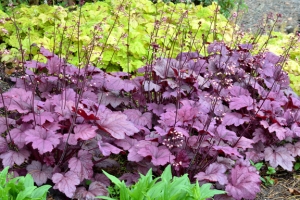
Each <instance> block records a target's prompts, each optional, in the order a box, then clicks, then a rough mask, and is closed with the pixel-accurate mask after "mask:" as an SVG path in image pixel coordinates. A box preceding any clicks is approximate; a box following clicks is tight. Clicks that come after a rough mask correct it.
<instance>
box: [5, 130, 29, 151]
mask: <svg viewBox="0 0 300 200" xmlns="http://www.w3.org/2000/svg"><path fill="white" fill-rule="evenodd" d="M6 138H7V139H8V140H9V139H10V138H11V139H12V140H13V142H14V143H15V144H16V145H17V146H18V148H23V147H24V145H25V137H24V130H20V129H18V128H14V129H12V130H10V135H7V136H6Z"/></svg>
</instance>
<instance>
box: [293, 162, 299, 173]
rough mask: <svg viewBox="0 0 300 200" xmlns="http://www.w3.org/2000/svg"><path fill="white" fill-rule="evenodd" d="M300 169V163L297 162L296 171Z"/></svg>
mask: <svg viewBox="0 0 300 200" xmlns="http://www.w3.org/2000/svg"><path fill="white" fill-rule="evenodd" d="M298 169H300V163H299V162H297V163H296V164H295V166H294V170H296V171H297V170H298Z"/></svg>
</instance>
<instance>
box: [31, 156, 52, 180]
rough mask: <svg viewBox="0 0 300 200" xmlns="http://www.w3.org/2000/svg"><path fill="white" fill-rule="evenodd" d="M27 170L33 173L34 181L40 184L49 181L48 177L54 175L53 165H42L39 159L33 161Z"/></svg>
mask: <svg viewBox="0 0 300 200" xmlns="http://www.w3.org/2000/svg"><path fill="white" fill-rule="evenodd" d="M26 169H27V172H28V173H29V174H31V175H32V177H33V179H34V182H35V183H36V184H37V185H38V186H40V185H43V184H44V183H46V182H47V179H48V178H49V179H50V178H51V176H52V171H53V169H52V167H50V166H47V165H42V164H41V163H40V162H39V161H35V160H34V161H32V162H31V164H30V165H27V167H26Z"/></svg>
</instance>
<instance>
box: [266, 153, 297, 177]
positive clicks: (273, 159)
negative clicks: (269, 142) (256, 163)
mask: <svg viewBox="0 0 300 200" xmlns="http://www.w3.org/2000/svg"><path fill="white" fill-rule="evenodd" d="M265 160H266V161H269V163H270V165H271V167H274V168H276V167H277V166H278V165H280V166H281V167H282V168H283V169H286V170H288V171H292V170H293V162H294V161H295V159H294V157H293V156H291V153H290V152H289V151H288V150H287V149H286V148H285V147H267V148H266V149H265Z"/></svg>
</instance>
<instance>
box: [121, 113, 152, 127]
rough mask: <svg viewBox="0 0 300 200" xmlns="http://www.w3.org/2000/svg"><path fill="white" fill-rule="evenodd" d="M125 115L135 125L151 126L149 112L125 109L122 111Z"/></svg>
mask: <svg viewBox="0 0 300 200" xmlns="http://www.w3.org/2000/svg"><path fill="white" fill-rule="evenodd" d="M123 113H124V114H125V115H127V117H128V120H129V121H131V122H133V123H134V124H135V125H138V126H146V125H147V127H148V128H150V129H151V128H152V114H151V113H149V112H146V113H143V114H142V113H141V112H140V111H138V110H135V109H126V110H125V111H124V112H123Z"/></svg>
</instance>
